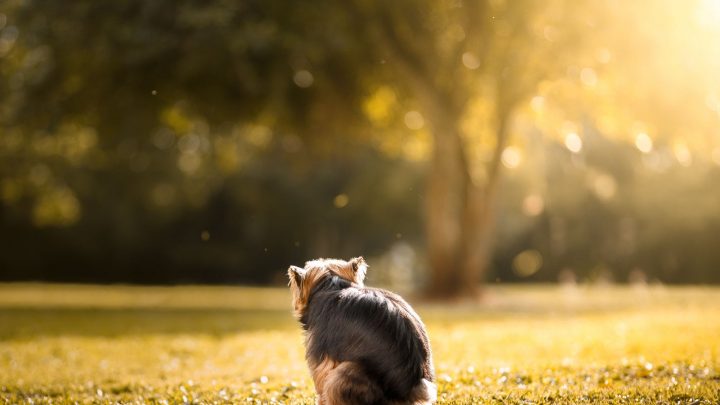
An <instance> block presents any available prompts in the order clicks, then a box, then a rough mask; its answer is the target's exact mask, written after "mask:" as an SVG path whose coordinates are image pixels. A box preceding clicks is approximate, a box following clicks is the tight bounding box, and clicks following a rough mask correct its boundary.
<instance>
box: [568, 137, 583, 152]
mask: <svg viewBox="0 0 720 405" xmlns="http://www.w3.org/2000/svg"><path fill="white" fill-rule="evenodd" d="M565 147H566V148H568V150H570V152H572V153H578V152H580V151H581V150H582V147H583V143H582V139H580V136H579V135H578V134H577V133H575V132H570V133H569V134H567V135H565Z"/></svg>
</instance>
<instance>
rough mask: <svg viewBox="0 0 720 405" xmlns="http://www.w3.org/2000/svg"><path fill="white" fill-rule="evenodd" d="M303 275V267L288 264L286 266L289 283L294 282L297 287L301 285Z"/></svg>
mask: <svg viewBox="0 0 720 405" xmlns="http://www.w3.org/2000/svg"><path fill="white" fill-rule="evenodd" d="M304 276H305V269H301V268H300V267H297V266H290V267H289V268H288V278H290V283H293V282H294V283H295V285H296V286H297V287H298V288H299V287H300V286H301V285H302V280H303V277H304Z"/></svg>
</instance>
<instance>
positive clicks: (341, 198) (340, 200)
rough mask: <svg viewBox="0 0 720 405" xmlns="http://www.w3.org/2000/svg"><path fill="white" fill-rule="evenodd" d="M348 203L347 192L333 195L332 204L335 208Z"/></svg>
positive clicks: (342, 206)
mask: <svg viewBox="0 0 720 405" xmlns="http://www.w3.org/2000/svg"><path fill="white" fill-rule="evenodd" d="M349 203H350V197H348V195H347V194H345V193H342V194H338V195H336V196H335V199H333V205H335V207H336V208H345V207H346V206H347V205H348V204H349Z"/></svg>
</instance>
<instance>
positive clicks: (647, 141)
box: [635, 132, 653, 153]
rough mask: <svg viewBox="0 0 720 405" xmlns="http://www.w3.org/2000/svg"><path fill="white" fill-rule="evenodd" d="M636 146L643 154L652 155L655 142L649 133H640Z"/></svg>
mask: <svg viewBox="0 0 720 405" xmlns="http://www.w3.org/2000/svg"><path fill="white" fill-rule="evenodd" d="M635 146H636V147H637V148H638V150H639V151H640V152H642V153H650V151H652V148H653V141H652V139H651V138H650V136H649V135H648V134H647V133H645V132H639V133H638V134H637V135H636V136H635Z"/></svg>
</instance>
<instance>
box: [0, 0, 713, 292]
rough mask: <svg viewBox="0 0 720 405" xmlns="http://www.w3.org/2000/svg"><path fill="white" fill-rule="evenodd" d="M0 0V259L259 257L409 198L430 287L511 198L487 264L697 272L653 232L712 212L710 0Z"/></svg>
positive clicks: (379, 220) (258, 269) (476, 276)
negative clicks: (537, 258)
mask: <svg viewBox="0 0 720 405" xmlns="http://www.w3.org/2000/svg"><path fill="white" fill-rule="evenodd" d="M1 4H2V7H0V58H1V59H2V63H0V77H1V78H2V79H3V80H0V96H1V97H2V103H0V162H1V163H0V198H1V200H2V204H0V221H1V222H0V225H1V226H2V229H3V231H2V232H0V248H1V249H3V252H1V254H0V270H2V271H3V272H4V273H3V274H0V276H3V277H6V276H7V275H8V274H10V276H7V277H9V278H23V277H29V278H32V277H36V276H37V277H40V278H48V277H56V278H57V279H62V278H63V277H67V276H66V275H63V274H59V273H58V274H51V275H50V276H48V273H49V272H51V271H52V270H48V269H49V267H50V266H49V263H52V264H54V265H57V266H63V267H64V269H65V271H67V272H68V273H67V274H74V275H76V276H77V277H78V278H79V279H83V280H94V279H98V278H102V279H103V280H118V279H122V280H124V281H127V280H130V281H154V282H157V281H163V280H173V281H193V280H202V281H223V280H233V281H235V280H243V281H253V282H266V281H269V280H272V279H273V276H272V273H271V272H272V271H274V270H276V269H280V268H282V267H284V266H286V265H287V263H288V262H299V261H301V260H303V259H306V258H307V257H308V256H317V255H333V256H335V255H352V254H357V251H358V250H363V251H364V253H370V254H372V253H380V252H382V251H383V250H386V249H387V248H388V246H389V245H390V244H392V243H393V241H395V240H396V239H397V238H398V237H399V236H397V235H404V236H403V238H407V239H409V242H412V243H415V244H418V245H419V244H420V239H421V237H422V231H421V230H420V229H419V228H418V222H419V219H420V217H424V218H425V225H426V226H425V235H426V239H427V244H426V246H427V251H428V259H429V262H430V270H431V277H430V280H429V283H428V287H429V290H428V292H429V293H431V294H434V295H436V296H441V297H447V296H454V295H474V294H476V293H477V288H478V287H479V286H480V283H481V282H482V281H483V279H484V277H486V275H487V268H488V263H489V257H490V253H491V248H492V243H491V241H493V240H494V239H495V238H493V237H491V236H493V235H494V234H493V228H494V224H493V221H494V219H495V218H496V217H497V216H498V215H497V209H496V208H495V207H497V206H498V205H500V206H502V207H510V206H513V204H515V205H517V204H519V203H522V204H523V207H522V210H516V211H513V210H508V211H507V212H509V213H510V214H509V215H510V217H509V218H502V220H503V222H502V223H501V226H502V229H501V232H500V233H498V234H495V235H497V236H498V237H499V239H498V240H500V243H501V244H502V246H500V250H499V252H500V257H498V260H496V262H495V263H497V266H498V269H497V274H501V275H505V274H507V272H508V271H510V270H509V269H511V268H512V265H511V264H508V263H512V262H513V260H514V258H515V257H516V256H517V255H518V253H519V252H517V251H516V250H517V249H520V250H521V251H522V250H527V249H524V248H528V246H527V245H533V244H535V245H536V246H534V247H535V249H537V251H538V252H540V253H541V254H542V255H543V257H545V258H546V259H547V260H546V263H548V265H551V266H553V267H552V270H549V269H546V270H540V271H539V272H538V273H537V277H540V278H542V277H545V278H546V279H552V278H553V277H555V275H556V273H557V272H558V271H560V270H561V269H562V268H563V266H570V265H571V266H573V267H576V268H578V271H579V268H580V267H583V266H584V267H588V268H589V267H593V268H594V267H602V266H615V267H617V268H622V269H623V270H622V271H624V272H626V271H630V270H631V269H632V268H633V266H636V265H640V264H642V266H643V267H644V268H646V269H652V268H657V271H658V272H662V274H663V277H664V278H666V279H673V280H678V279H680V278H681V277H680V276H679V275H678V272H679V270H677V269H678V268H679V266H678V265H677V264H675V265H673V264H672V263H673V262H683V263H695V264H693V266H695V268H696V269H699V270H693V272H692V274H697V277H698V278H697V279H698V280H706V279H712V278H713V277H716V275H714V274H713V273H712V272H711V271H710V270H708V268H712V266H710V265H708V264H707V263H715V262H716V261H717V259H716V257H715V256H712V255H710V254H699V253H698V252H697V250H693V249H692V248H691V247H690V246H688V245H687V244H677V246H672V249H668V245H673V242H674V239H673V235H674V234H675V233H677V234H678V235H690V234H693V232H694V231H697V232H696V233H694V234H696V235H705V236H703V237H704V238H709V236H708V235H710V234H711V233H712V232H711V230H712V229H715V228H714V227H713V226H714V225H713V226H711V225H706V224H708V223H709V222H706V221H708V220H709V219H712V218H715V216H716V214H717V213H716V212H715V208H713V207H715V206H717V204H716V201H717V198H719V197H718V194H717V193H716V192H711V191H708V190H704V189H703V187H702V185H706V184H711V183H710V181H709V180H707V179H709V178H712V173H715V172H714V171H713V170H715V171H717V167H716V166H712V167H708V166H707V165H708V163H709V162H711V161H712V160H714V161H715V162H720V145H718V141H717V137H716V133H717V128H718V112H720V101H718V100H720V92H719V91H720V88H718V83H717V80H716V72H717V70H718V69H719V68H720V52H719V51H718V49H714V48H712V49H708V48H707V47H706V46H704V44H706V43H711V42H712V40H714V38H717V34H718V28H717V27H718V25H717V24H715V23H716V22H717V21H720V13H718V12H717V11H718V10H720V8H718V7H717V5H716V2H713V1H711V0H698V1H693V2H683V4H678V3H677V2H674V1H672V0H661V1H647V2H636V3H632V4H626V3H625V2H617V1H615V2H603V3H598V2H591V1H569V0H552V1H546V2H542V3H539V2H535V1H529V0H527V1H526V0H516V1H507V0H505V1H503V0H487V1H456V0H452V1H451V0H447V1H445V0H443V1H439V2H438V1H421V2H417V1H409V0H398V1H393V2H380V1H361V0H350V1H347V2H337V1H330V0H317V1H312V2H303V3H288V2H285V1H280V0H262V1H261V0H250V1H245V2H234V1H227V0H212V1H203V2H197V1H191V0H182V1H170V0H158V1H153V2H143V1H140V0H129V1H125V2H122V3H117V4H105V3H98V2H92V1H84V0H83V1H75V2H72V3H59V2H49V1H43V0H29V1H28V0H22V1H21V0H6V1H4V2H2V3H1ZM658 26H659V27H662V29H658ZM680 99H681V100H683V102H682V103H678V102H677V100H680ZM689 134H691V135H689ZM539 137H540V138H542V140H539ZM558 147H559V149H558ZM711 153H712V155H711ZM705 155H708V156H705ZM543 159H545V160H543ZM711 159H712V160H711ZM426 160H429V165H427V168H425V171H424V173H423V170H422V168H423V165H422V164H418V163H425V161H426ZM718 164H720V163H718ZM676 166H679V167H676ZM504 168H505V169H508V171H509V173H510V174H511V175H512V177H511V178H509V179H507V180H506V181H505V183H503V184H504V185H505V186H506V187H505V190H506V191H505V194H503V193H501V192H500V191H502V190H500V189H501V188H502V187H499V184H500V182H501V181H502V179H501V176H500V173H501V172H502V171H503V170H504ZM543 173H547V175H546V177H545V178H543V177H542V174H543ZM423 175H424V176H425V178H426V179H425V194H424V195H425V198H424V201H422V202H424V210H423V211H422V212H423V214H421V208H420V204H421V200H422V198H420V197H419V195H418V192H419V190H421V189H422V187H421V186H420V185H419V182H420V179H421V178H422V177H423ZM670 175H672V177H670V178H672V179H673V182H672V183H671V184H670V185H667V184H665V183H666V182H665V181H664V176H670ZM519 179H522V181H519ZM531 180H532V181H531ZM676 182H677V183H678V184H676ZM679 183H687V184H688V185H694V186H692V187H691V186H687V187H685V186H682V185H681V184H679ZM521 186H522V187H521ZM523 187H524V188H523ZM531 188H535V190H532V194H528V190H529V189H531ZM667 190H673V191H672V192H669V191H667ZM666 193H669V194H670V196H667V195H665V194H666ZM688 196H693V197H692V198H689V197H688ZM498 199H502V200H500V201H501V202H502V204H497V201H498ZM696 201H703V203H702V204H697V203H696ZM526 217H530V218H526ZM658 218H662V220H661V221H658V220H657V219H658ZM713 223H715V222H713ZM531 227H532V228H531ZM693 227H694V228H693ZM618 230H620V231H618ZM618 233H621V234H623V235H625V236H623V238H628V240H629V239H633V240H634V242H633V245H632V246H634V249H635V251H633V253H632V254H631V253H628V252H630V251H631V250H628V249H627V248H625V247H621V246H619V245H620V242H617V240H615V239H617V235H618ZM563 235H564V236H563ZM628 235H629V236H628ZM543 238H547V240H542V239H543ZM621 240H623V241H624V240H625V239H621ZM688 240H689V239H688ZM559 241H560V242H559ZM707 243H709V242H707V240H706V239H703V240H701V241H698V246H706V244H707ZM560 245H562V249H560V248H558V246H560ZM620 251H622V252H625V253H622V254H620V253H617V252H620ZM657 251H666V252H668V251H672V254H670V253H668V254H667V256H668V257H669V258H667V259H657V257H656V256H658V255H654V254H653V252H657ZM268 252H269V253H268ZM585 254H587V257H586V256H584V255H585ZM613 255H615V257H613ZM637 255H641V256H642V257H638V256H637ZM670 256H672V257H670ZM523 257H526V258H527V257H533V256H532V255H530V256H528V255H525V256H523ZM699 257H702V258H703V259H702V260H700V259H697V260H696V259H694V258H699ZM653 260H655V261H653ZM583 262H585V264H584V265H583V264H582V263H583ZM590 262H592V263H593V264H592V265H590V264H589V263H590ZM668 263H670V264H668ZM503 266H504V267H503ZM703 266H704V267H703ZM99 268H102V269H104V274H103V275H102V276H98V275H97V274H95V273H97V272H98V270H97V269H99ZM588 271H589V270H588ZM648 271H653V270H648ZM552 272H554V273H552ZM686 273H687V274H689V273H690V272H689V271H688V272H686ZM278 274H279V273H278ZM515 276H517V275H515ZM518 277H525V276H518ZM703 277H705V278H703Z"/></svg>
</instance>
